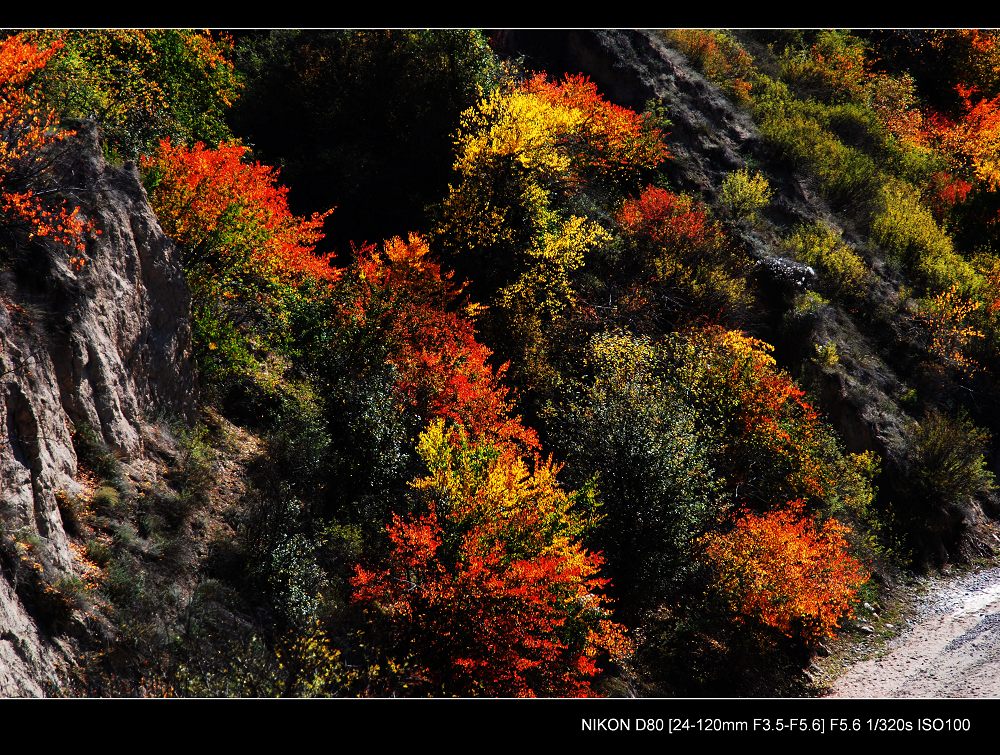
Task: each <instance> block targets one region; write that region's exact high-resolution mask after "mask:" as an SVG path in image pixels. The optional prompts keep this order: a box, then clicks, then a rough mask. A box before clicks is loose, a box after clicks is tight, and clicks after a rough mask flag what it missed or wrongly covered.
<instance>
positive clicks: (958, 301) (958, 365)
mask: <svg viewBox="0 0 1000 755" xmlns="http://www.w3.org/2000/svg"><path fill="white" fill-rule="evenodd" d="M981 307H982V302H979V301H975V300H973V299H968V298H965V297H964V296H962V295H961V294H959V292H958V284H953V285H952V286H951V288H949V289H948V290H947V291H942V292H941V293H939V294H937V295H936V296H934V297H931V298H930V299H928V300H927V301H926V302H925V303H924V305H923V307H922V311H921V313H920V315H919V318H920V319H921V320H922V321H923V323H924V325H925V326H926V327H927V329H928V331H929V333H930V345H929V346H928V350H929V351H930V353H931V354H933V355H934V356H936V357H937V358H938V359H940V360H941V361H942V362H944V363H945V364H947V365H949V366H951V367H954V368H955V369H957V370H958V371H959V372H962V373H965V374H967V375H971V374H972V373H973V372H975V371H976V370H977V369H978V368H979V365H978V364H977V362H976V361H975V360H974V359H972V358H971V357H970V356H969V355H968V349H969V346H970V345H971V343H972V339H974V338H983V337H984V334H983V332H982V331H980V330H979V329H977V328H975V327H974V326H972V325H970V324H969V323H968V319H969V317H970V316H971V315H972V314H974V313H975V312H977V311H978V310H979V309H980V308H981Z"/></svg>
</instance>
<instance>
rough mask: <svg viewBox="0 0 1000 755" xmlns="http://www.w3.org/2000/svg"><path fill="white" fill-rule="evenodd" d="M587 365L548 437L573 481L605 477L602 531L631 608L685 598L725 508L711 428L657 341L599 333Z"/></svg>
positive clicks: (553, 417) (556, 411) (552, 413)
mask: <svg viewBox="0 0 1000 755" xmlns="http://www.w3.org/2000/svg"><path fill="white" fill-rule="evenodd" d="M582 367H583V371H584V373H585V374H586V376H587V377H586V378H585V379H584V380H582V381H580V384H579V385H575V386H573V387H572V388H571V389H570V390H567V391H565V392H564V395H565V396H566V398H565V399H564V400H563V402H562V403H561V404H559V405H558V406H556V407H553V408H551V409H550V410H549V411H548V412H547V414H548V416H549V417H550V420H549V422H548V429H549V433H548V434H549V436H550V437H552V438H553V439H554V440H553V442H554V443H555V444H556V446H557V447H558V449H559V450H560V452H561V454H562V456H563V458H565V459H566V463H567V472H568V474H569V475H570V477H569V479H571V480H573V481H574V482H579V483H580V484H583V483H584V482H586V481H587V480H589V479H590V478H591V477H595V478H596V483H597V486H598V488H599V490H600V496H601V502H602V507H601V512H602V514H603V519H602V520H601V522H600V524H599V525H598V528H597V530H596V532H595V535H594V537H595V540H596V541H597V542H600V543H601V545H602V547H603V549H604V551H605V554H606V556H607V558H608V566H609V570H610V571H611V573H612V574H613V575H614V576H615V584H616V585H618V592H619V594H620V595H621V600H622V604H623V607H624V608H626V609H630V610H635V609H636V608H637V607H640V606H645V607H649V606H650V605H655V604H656V603H657V602H658V601H662V600H673V599H676V597H677V596H678V595H679V594H682V591H683V590H682V588H684V587H685V586H686V585H685V583H686V581H687V580H688V579H689V578H690V577H691V576H692V571H693V567H694V566H695V565H696V561H695V559H693V558H692V545H693V543H694V539H695V538H696V537H697V536H699V535H701V534H703V533H704V532H705V531H706V530H707V529H709V528H710V527H711V526H713V523H714V521H715V519H716V517H717V516H718V514H719V512H720V510H721V506H722V496H721V493H722V481H721V480H719V479H718V477H717V475H716V473H715V470H714V469H713V466H712V447H713V446H712V444H713V440H712V439H711V437H710V435H711V429H710V428H708V427H706V426H705V425H704V424H703V423H702V421H701V418H700V417H699V416H698V414H697V413H696V412H695V411H694V409H693V408H692V407H691V406H689V405H686V404H685V403H684V402H683V400H681V399H680V397H679V396H678V395H677V393H676V391H674V390H673V389H672V387H671V386H670V384H669V382H668V379H667V369H668V365H667V363H666V355H665V353H664V351H663V349H662V348H660V347H658V345H656V344H654V343H652V342H651V341H650V340H649V339H648V338H636V337H632V336H629V335H627V334H625V333H602V334H599V335H596V336H594V337H593V338H592V339H591V342H590V345H589V349H588V352H587V358H586V361H585V363H584V365H583V366H582Z"/></svg>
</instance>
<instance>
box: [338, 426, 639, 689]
mask: <svg viewBox="0 0 1000 755" xmlns="http://www.w3.org/2000/svg"><path fill="white" fill-rule="evenodd" d="M419 451H420V454H421V456H422V457H423V459H424V461H425V462H426V463H427V465H428V468H429V473H428V474H427V475H426V476H425V477H423V478H420V479H418V480H416V481H414V483H413V487H414V489H415V490H418V491H420V492H422V493H423V494H424V495H425V496H426V497H428V498H429V502H428V506H427V512H426V513H425V514H422V515H414V516H411V517H409V518H406V519H404V518H402V517H399V516H393V519H392V523H391V524H390V525H389V527H388V535H389V541H390V554H389V558H388V561H387V563H386V564H385V565H384V566H383V567H382V568H380V569H376V570H368V569H365V568H363V567H360V566H359V567H357V568H356V569H355V574H354V577H353V579H352V580H351V583H352V585H353V587H354V599H355V600H357V601H359V602H361V603H365V604H368V605H371V606H373V607H377V608H378V609H379V610H380V612H381V614H382V616H383V617H384V618H385V619H386V621H387V622H388V623H389V631H390V633H391V639H392V640H393V644H392V651H393V652H394V653H396V654H399V655H400V660H402V661H404V662H409V663H411V664H413V665H415V666H416V667H417V668H419V670H420V673H419V677H421V678H422V679H424V680H425V683H426V684H427V685H428V688H427V690H426V691H428V692H431V693H432V694H433V693H438V694H440V693H442V692H443V693H445V694H460V695H517V696H525V697H531V696H535V695H575V696H586V695H590V694H592V692H591V689H590V679H591V678H592V677H593V676H595V675H596V674H597V673H598V671H599V667H598V664H597V660H596V659H598V657H600V656H602V655H603V654H607V655H610V656H612V657H618V656H621V655H625V654H627V653H628V652H630V649H631V648H630V643H629V641H628V640H627V639H626V638H625V635H624V628H623V627H621V626H620V625H618V624H616V623H615V622H613V621H611V619H610V612H609V611H608V610H607V609H606V608H605V607H604V604H605V602H606V599H605V598H604V597H603V596H602V595H601V594H600V592H599V591H600V590H601V589H602V588H604V587H605V586H606V584H607V580H605V579H602V578H600V577H599V576H598V570H599V569H600V567H601V564H602V559H601V557H600V556H599V555H597V554H593V553H589V552H587V551H586V550H585V549H584V548H583V547H582V545H581V544H580V542H579V541H578V539H576V538H575V537H574V534H575V528H576V526H577V523H575V522H574V515H573V514H572V512H571V511H570V507H571V505H572V504H573V502H574V499H575V496H574V495H572V494H567V493H566V492H565V491H564V490H562V489H561V488H560V486H559V485H558V484H557V483H556V481H555V476H554V471H553V469H552V467H551V464H545V463H542V462H539V461H537V460H536V467H535V469H534V470H533V471H532V470H530V469H529V467H528V465H527V464H526V463H525V461H524V460H523V459H522V458H521V456H520V455H519V454H518V453H517V452H516V451H515V450H514V449H513V448H512V447H511V446H509V445H508V446H495V445H490V444H488V443H485V442H481V443H479V444H470V443H468V442H467V439H466V438H465V436H464V434H462V433H458V437H456V436H455V434H454V433H448V432H446V431H445V430H444V425H443V423H442V422H437V423H435V424H434V425H432V426H431V427H430V428H429V429H428V431H427V432H425V433H424V434H423V435H422V436H421V441H420V446H419Z"/></svg>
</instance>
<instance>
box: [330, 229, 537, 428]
mask: <svg viewBox="0 0 1000 755" xmlns="http://www.w3.org/2000/svg"><path fill="white" fill-rule="evenodd" d="M345 286H347V287H348V288H349V289H350V291H351V292H352V294H351V295H352V296H353V297H354V298H353V300H352V302H351V306H350V308H349V309H347V310H346V311H345V313H344V315H345V316H346V317H347V318H350V319H353V320H354V321H357V322H364V323H365V324H366V325H367V326H369V327H373V328H376V329H377V331H378V332H379V333H380V336H379V337H380V338H381V339H384V341H385V342H386V343H387V344H388V356H387V358H388V360H389V362H390V363H391V364H392V365H393V366H394V367H395V369H396V372H397V376H398V377H397V386H398V390H399V392H400V397H401V400H402V402H403V404H404V405H405V406H406V408H407V409H408V410H410V411H413V412H416V414H417V415H418V416H420V417H422V418H424V420H425V421H426V420H430V419H433V418H439V417H440V418H444V419H449V420H452V421H454V422H456V423H458V424H459V425H461V426H462V427H463V428H464V429H465V430H466V431H467V432H468V433H470V434H472V435H474V436H480V435H486V436H487V437H489V438H493V439H498V440H502V441H515V442H518V443H520V444H522V445H523V446H524V447H525V448H535V447H537V444H538V441H537V438H536V436H535V434H534V432H533V431H531V430H530V429H528V428H526V427H524V425H522V424H521V422H520V419H519V418H518V417H516V416H515V415H514V413H513V402H512V400H511V397H510V396H509V391H508V389H507V388H506V386H504V385H503V383H502V378H503V374H504V372H505V371H506V365H501V366H500V367H499V368H497V369H494V368H493V367H492V366H491V364H490V358H491V356H492V352H491V351H490V350H489V349H488V348H487V347H486V346H485V345H483V344H482V343H480V342H479V341H477V339H476V333H475V327H474V324H473V317H474V316H475V314H476V313H477V311H478V309H479V308H478V307H477V306H476V305H474V304H471V303H469V302H468V301H464V302H463V299H462V287H461V286H459V285H457V284H455V283H454V282H453V275H452V274H451V273H446V272H444V271H442V269H441V266H440V264H439V263H437V262H435V261H434V260H433V258H432V257H431V255H430V249H429V246H428V244H427V241H426V240H425V239H424V238H423V237H421V236H419V235H416V234H411V235H410V237H409V238H408V239H406V240H403V239H401V238H393V239H390V240H389V241H387V242H386V243H385V244H384V245H382V248H381V249H379V248H377V247H374V246H366V247H363V248H360V249H357V250H356V259H355V262H354V264H353V265H352V267H351V268H350V269H349V271H348V273H347V278H346V279H345Z"/></svg>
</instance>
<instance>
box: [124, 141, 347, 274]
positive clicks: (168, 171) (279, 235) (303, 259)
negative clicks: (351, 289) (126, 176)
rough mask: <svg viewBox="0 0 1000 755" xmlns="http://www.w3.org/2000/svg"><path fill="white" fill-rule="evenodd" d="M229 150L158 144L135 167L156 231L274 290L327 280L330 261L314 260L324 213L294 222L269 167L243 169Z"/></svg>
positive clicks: (237, 149) (236, 150) (242, 150)
mask: <svg viewBox="0 0 1000 755" xmlns="http://www.w3.org/2000/svg"><path fill="white" fill-rule="evenodd" d="M247 152H248V149H247V148H246V147H244V146H242V145H240V144H236V143H230V144H226V143H220V144H219V146H218V147H217V148H214V149H212V148H207V147H205V145H204V144H202V143H201V142H198V143H197V144H195V145H194V146H193V147H190V148H189V147H186V146H184V145H173V144H171V143H170V140H169V139H164V140H162V141H161V142H160V144H159V148H158V149H157V152H156V154H155V155H152V156H149V157H143V158H142V160H141V165H142V167H143V168H144V169H145V170H147V171H149V172H150V173H151V174H152V175H153V181H154V184H155V185H154V188H153V190H152V192H151V196H150V199H151V201H152V203H153V207H154V209H155V210H156V214H157V217H158V218H159V219H160V223H161V225H163V228H164V230H165V231H166V232H167V233H168V234H169V235H170V236H172V237H173V238H174V239H175V240H177V241H178V242H180V243H181V244H184V245H185V246H186V247H188V249H189V250H190V251H194V252H195V253H197V252H199V251H203V250H205V249H206V248H207V247H210V248H211V249H212V250H213V251H214V253H215V254H216V255H218V256H219V257H220V258H221V259H222V262H223V264H224V265H234V266H237V267H240V268H245V269H247V270H252V271H253V272H254V273H255V274H257V275H260V276H262V277H264V278H266V279H268V280H270V281H272V282H274V283H277V284H294V283H297V282H299V281H301V280H303V279H305V278H312V279H315V280H319V281H332V280H335V279H336V277H337V271H336V270H335V269H334V268H332V267H330V261H331V259H332V258H333V255H332V254H326V255H317V254H315V252H314V249H315V246H316V244H317V243H318V242H319V241H320V240H321V239H322V238H323V231H322V228H323V222H324V221H325V219H326V218H327V217H328V216H329V215H330V213H331V212H333V211H332V210H328V211H327V212H325V213H315V214H313V215H312V216H311V217H309V218H300V217H297V216H295V215H293V214H292V212H291V210H290V209H289V208H288V189H287V187H284V186H281V185H279V184H278V183H277V180H278V174H277V171H276V170H275V169H274V168H271V167H269V166H266V165H262V164H261V163H259V162H255V163H247V162H244V158H245V156H246V153H247Z"/></svg>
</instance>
